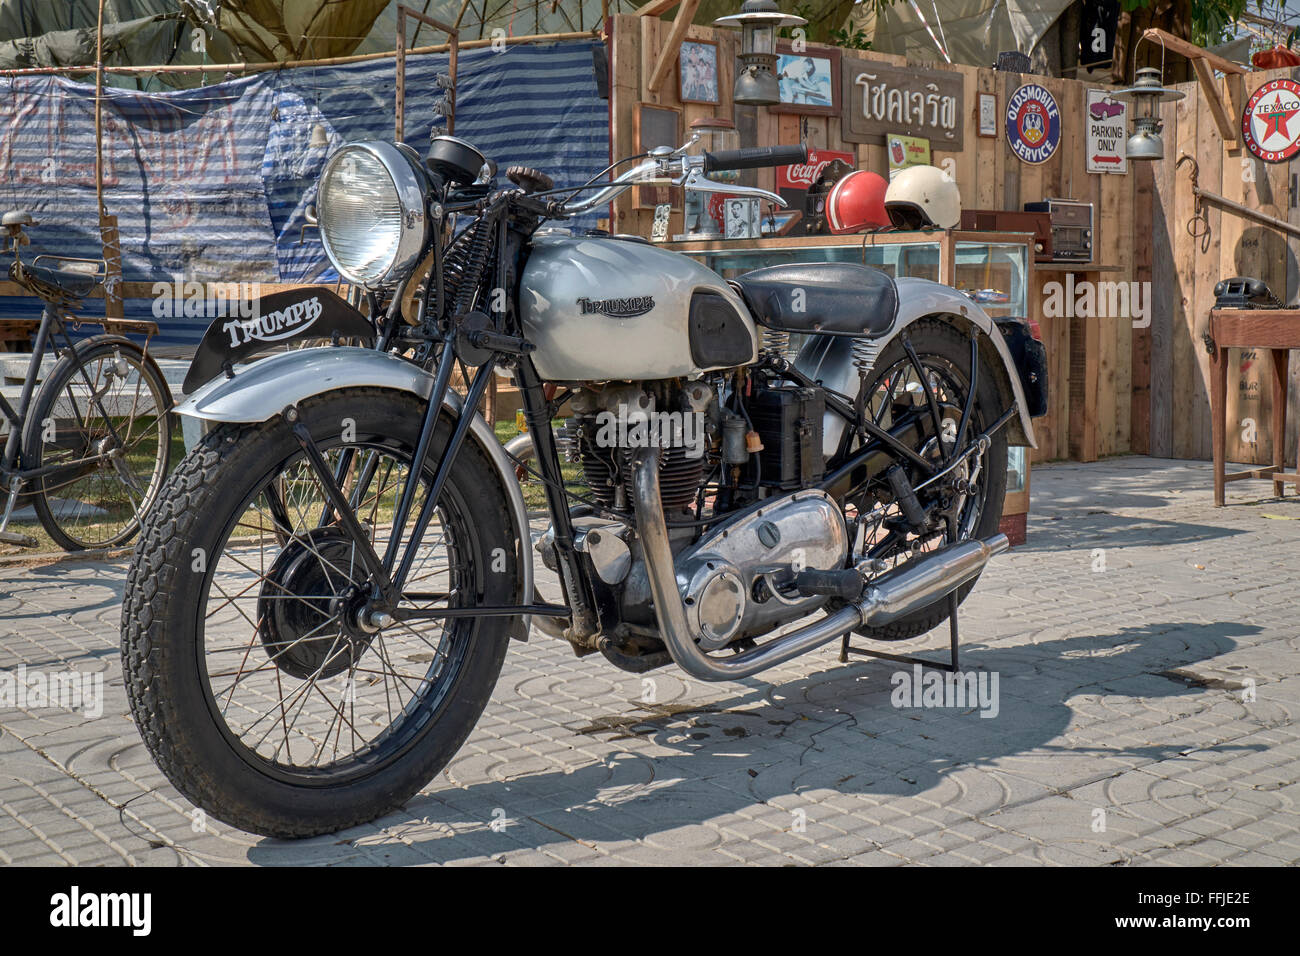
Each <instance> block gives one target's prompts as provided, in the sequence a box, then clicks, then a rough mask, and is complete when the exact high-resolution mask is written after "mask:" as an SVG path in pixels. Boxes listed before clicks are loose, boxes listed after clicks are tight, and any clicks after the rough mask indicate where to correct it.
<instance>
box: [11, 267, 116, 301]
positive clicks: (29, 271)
mask: <svg viewBox="0 0 1300 956" xmlns="http://www.w3.org/2000/svg"><path fill="white" fill-rule="evenodd" d="M18 273H19V270H18V268H17V263H15V264H14V266H12V267H10V270H9V275H10V278H12V279H13V280H14V281H15V282H17V283H19V284H20V285H23V286H26V287H27V288H28V289H30V290H31V291H32V292H35V293H36V294H37V295H38V296H40V297H41V298H43V299H45V298H49V299H59V300H68V299H84V298H85V297H86V296H88V295H90V293H91V292H92V291H94V289H95V286H97V285H99V283H100V281H101V277H100V276H98V275H93V274H90V273H86V272H73V271H71V270H68V269H51V268H49V267H47V266H32V265H26V264H24V265H23V266H22V273H21V275H19V274H18Z"/></svg>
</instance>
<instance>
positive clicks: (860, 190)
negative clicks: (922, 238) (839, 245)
mask: <svg viewBox="0 0 1300 956" xmlns="http://www.w3.org/2000/svg"><path fill="white" fill-rule="evenodd" d="M888 189H889V182H888V181H887V180H886V179H885V177H884V176H881V175H880V174H879V173H873V172H871V171H870V170H866V169H860V170H858V171H857V172H855V173H849V174H848V175H847V176H845V177H844V178H843V179H841V180H840V181H839V182H837V183H836V184H835V186H834V188H832V189H831V194H830V196H828V197H827V198H826V224H827V225H828V226H830V228H831V232H834V233H838V234H843V233H846V232H861V231H862V230H863V229H880V228H882V227H884V226H888V225H889V214H888V213H886V212H885V192H886V191H887V190H888Z"/></svg>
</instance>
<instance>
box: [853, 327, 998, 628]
mask: <svg viewBox="0 0 1300 956" xmlns="http://www.w3.org/2000/svg"><path fill="white" fill-rule="evenodd" d="M905 334H906V340H907V341H908V342H910V344H911V346H912V349H913V351H914V352H915V354H916V361H913V359H912V357H911V356H909V355H908V353H907V351H906V348H905V346H904V341H903V336H899V337H897V338H895V339H894V340H893V341H892V342H890V344H889V345H887V346H886V347H885V349H884V350H883V351H882V352H881V354H880V357H879V358H878V359H877V360H876V363H875V366H874V369H873V372H872V374H871V375H870V376H869V377H868V379H867V382H866V383H865V385H864V389H863V395H864V396H866V400H865V409H864V411H865V414H866V415H867V416H868V417H869V418H870V419H871V420H872V421H874V422H875V423H876V424H877V425H880V426H881V427H882V428H885V429H886V430H890V429H892V428H894V427H895V426H896V425H897V424H900V423H902V422H903V421H905V420H907V419H911V418H915V419H918V420H919V421H921V422H922V423H923V428H922V431H921V435H922V437H921V438H920V439H919V440H918V441H917V442H916V443H915V447H914V448H913V450H914V451H916V452H918V453H919V454H920V455H921V456H922V457H924V458H927V459H929V460H931V461H933V462H936V463H937V462H940V461H942V460H945V459H946V458H947V456H949V455H950V454H951V453H952V451H953V442H954V441H955V439H956V435H957V431H958V428H959V424H960V421H961V416H962V410H963V409H964V408H965V404H966V396H967V394H968V393H969V377H970V353H971V348H970V339H969V338H968V337H967V336H965V335H963V334H961V333H960V332H958V331H957V330H956V329H955V328H953V327H952V326H951V325H948V324H947V323H944V322H941V321H938V320H933V319H923V320H921V321H918V322H916V323H914V324H913V325H911V326H909V327H908V328H907V330H906V333H905ZM918 363H919V366H920V368H919V369H918V367H917V365H918ZM994 375H995V370H994V369H993V368H992V367H990V366H989V364H988V363H987V362H984V361H982V360H981V363H980V366H979V375H978V381H977V382H976V394H975V403H974V405H973V406H972V409H971V421H970V423H969V424H968V426H967V430H966V436H965V443H966V444H969V443H970V441H971V440H972V439H974V438H976V437H977V436H979V435H981V434H983V432H984V431H985V430H986V429H987V428H988V427H990V426H991V425H992V424H993V423H994V422H995V421H996V420H997V418H998V417H999V416H1000V415H1001V414H1002V412H1003V411H1004V409H1003V408H1001V407H1000V399H999V396H998V388H997V384H996V381H995V379H994ZM927 396H929V397H933V399H934V401H935V404H936V405H937V409H938V414H939V418H940V421H941V423H942V424H941V425H940V428H939V432H940V436H939V438H938V439H936V437H935V428H934V426H933V413H932V412H931V409H930V404H929V398H928V397H927ZM1004 432H1005V429H1003V430H1000V431H999V432H998V434H997V435H995V436H993V438H992V440H991V442H990V444H989V447H988V449H987V450H986V451H985V452H984V454H983V455H982V456H980V455H978V454H977V455H976V456H975V457H973V458H972V459H970V464H969V465H963V466H960V467H959V468H957V469H956V470H955V471H954V472H953V473H952V474H951V475H950V476H948V478H946V479H944V480H941V481H938V482H935V483H934V484H933V485H931V486H929V487H927V488H924V489H922V490H920V491H918V492H917V495H918V498H919V499H920V503H921V505H922V506H923V507H931V506H933V509H934V510H933V512H932V514H933V515H934V516H935V519H936V520H935V521H934V523H933V526H932V527H931V528H929V529H926V530H925V531H922V532H918V531H916V530H915V529H913V528H910V527H909V526H908V524H907V521H906V518H905V517H904V515H903V509H902V506H901V505H900V503H899V502H898V501H897V500H896V499H895V495H894V493H893V491H892V490H891V488H890V485H889V482H888V480H887V479H886V478H885V477H884V476H883V475H877V476H874V477H873V478H872V479H871V480H870V481H868V482H866V484H865V485H864V486H862V487H860V488H858V489H855V491H854V492H852V493H851V494H850V495H849V497H848V498H847V499H846V506H847V507H848V511H849V514H850V516H857V517H858V518H860V519H861V523H862V525H863V541H864V548H865V550H866V551H867V553H868V554H869V555H870V556H871V557H873V558H877V559H879V560H881V561H883V562H884V563H885V565H886V566H888V567H891V568H892V567H895V566H898V565H901V564H904V563H906V562H907V561H909V560H912V559H914V558H916V557H917V556H919V555H921V554H924V553H925V552H929V551H934V550H936V549H937V548H940V547H943V546H944V545H945V544H949V543H952V542H954V541H959V540H965V539H969V538H987V537H989V536H990V535H993V534H996V533H997V530H998V525H999V523H1000V522H1001V520H1002V505H1003V498H1004V497H1005V496H1006V490H1007V440H1006V437H1005V434H1004ZM907 477H908V479H909V481H910V482H911V483H912V485H913V487H915V486H916V485H918V484H920V483H921V482H922V481H924V477H923V475H922V473H921V470H920V469H919V468H917V467H908V468H907ZM963 489H964V490H963ZM868 516H870V517H868ZM974 587H975V581H970V582H969V583H967V584H965V585H963V586H962V587H961V588H960V589H959V590H958V592H957V598H958V601H964V600H965V599H966V595H968V594H969V593H970V592H971V589H972V588H974ZM947 618H948V599H947V598H943V599H941V600H939V601H936V602H935V603H934V604H931V605H930V606H928V607H925V608H922V609H921V610H920V611H917V612H915V613H913V614H910V615H908V616H907V617H903V618H900V619H899V620H897V621H894V622H892V623H890V624H886V625H884V626H881V627H871V628H862V629H860V630H859V631H858V633H859V634H862V635H864V636H866V637H868V638H871V639H872V640H879V641H901V640H906V639H908V638H912V637H917V636H918V635H921V634H924V633H926V632H927V631H929V630H931V629H933V628H935V627H937V626H938V625H939V624H942V623H943V622H944V621H945V620H947Z"/></svg>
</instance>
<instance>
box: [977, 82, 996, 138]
mask: <svg viewBox="0 0 1300 956" xmlns="http://www.w3.org/2000/svg"><path fill="white" fill-rule="evenodd" d="M979 102H980V113H979V117H980V123H979V134H980V135H981V136H990V137H993V138H994V139H996V138H997V135H998V95H997V94H996V93H981V94H980V100H979Z"/></svg>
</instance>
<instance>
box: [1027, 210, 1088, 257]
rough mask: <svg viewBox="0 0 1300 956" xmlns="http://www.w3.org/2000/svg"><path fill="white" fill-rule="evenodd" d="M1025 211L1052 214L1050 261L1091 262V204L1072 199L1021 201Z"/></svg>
mask: <svg viewBox="0 0 1300 956" xmlns="http://www.w3.org/2000/svg"><path fill="white" fill-rule="evenodd" d="M1025 212H1045V213H1048V214H1049V215H1050V216H1051V217H1052V261H1053V262H1091V261H1092V203H1090V202H1075V201H1074V200H1072V199H1044V200H1043V201H1042V202H1027V203H1025Z"/></svg>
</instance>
